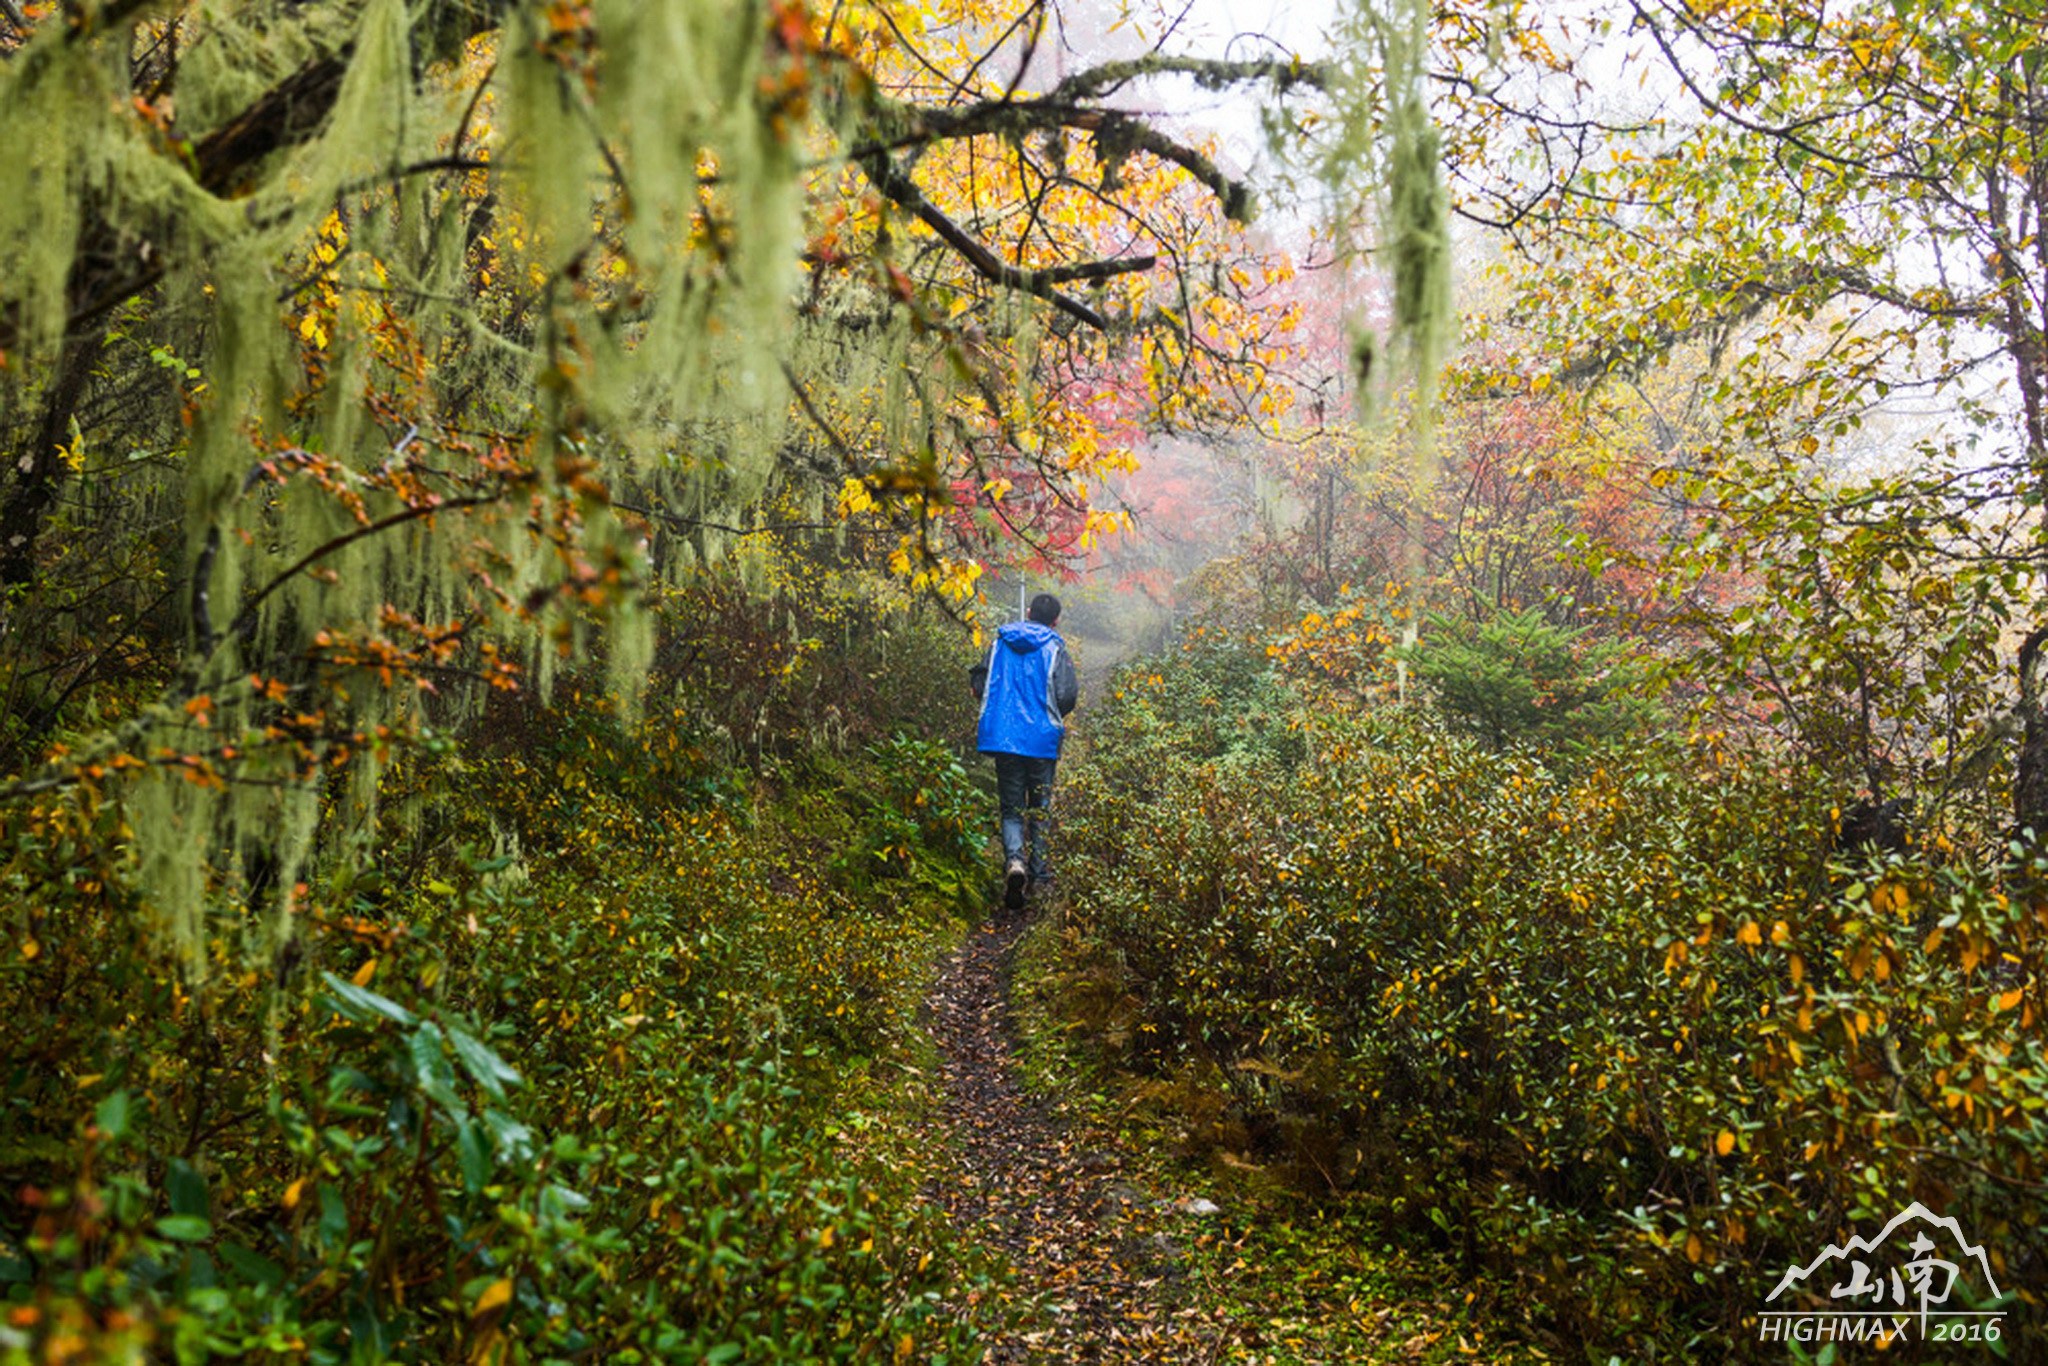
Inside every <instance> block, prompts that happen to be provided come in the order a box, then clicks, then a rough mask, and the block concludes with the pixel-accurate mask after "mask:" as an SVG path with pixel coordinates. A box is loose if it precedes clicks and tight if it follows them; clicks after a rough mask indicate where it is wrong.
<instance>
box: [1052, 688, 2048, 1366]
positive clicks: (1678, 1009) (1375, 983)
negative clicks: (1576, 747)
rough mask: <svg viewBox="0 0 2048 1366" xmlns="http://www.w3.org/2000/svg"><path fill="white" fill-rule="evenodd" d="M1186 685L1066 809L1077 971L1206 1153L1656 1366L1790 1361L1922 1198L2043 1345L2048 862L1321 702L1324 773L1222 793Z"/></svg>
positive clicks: (1107, 1037)
mask: <svg viewBox="0 0 2048 1366" xmlns="http://www.w3.org/2000/svg"><path fill="white" fill-rule="evenodd" d="M1190 658H1192V656H1190ZM1150 667H1151V669H1152V671H1153V673H1154V674H1156V675H1157V676H1158V677H1159V678H1160V679H1161V682H1160V683H1159V684H1157V685H1151V686H1146V687H1139V688H1133V687H1132V686H1130V684H1129V683H1128V681H1127V682H1126V684H1125V685H1124V688H1123V695H1122V696H1120V697H1116V698H1113V699H1112V700H1111V701H1110V702H1109V703H1108V704H1107V705H1106V706H1105V708H1104V709H1103V713H1100V714H1098V715H1097V716H1096V718H1095V719H1094V723H1093V726H1092V733H1093V734H1095V735H1107V736H1108V737H1110V739H1111V746H1112V747H1111V748H1110V749H1109V750H1108V751H1106V752H1104V753H1091V755H1090V757H1089V760H1088V761H1087V762H1086V763H1084V764H1082V765H1079V766H1077V770H1076V772H1075V774H1074V776H1073V778H1072V780H1071V781H1070V782H1069V784H1068V787H1067V791H1066V794H1065V796H1064V801H1065V803H1066V806H1065V820H1066V832H1067V839H1068V848H1069V850H1070V853H1069V867H1070V869H1071V870H1072V881H1071V883H1070V887H1071V894H1072V896H1073V904H1072V909H1071V912H1070V915H1069V924H1068V930H1069V938H1070V940H1071V941H1072V942H1074V943H1075V944H1077V945H1078V947H1076V948H1074V949H1073V950H1072V951H1071V961H1070V963H1069V965H1068V971H1069V973H1070V980H1072V981H1073V982H1074V983H1075V990H1076V992H1077V993H1084V994H1086V995H1087V996H1088V998H1089V999H1090V1000H1091V1001H1093V1002H1094V1003H1095V1004H1096V1015H1095V1018H1096V1026H1097V1045H1098V1047H1099V1048H1101V1049H1103V1050H1104V1051H1105V1055H1106V1056H1107V1057H1108V1058H1109V1059H1110V1060H1111V1061H1113V1062H1115V1063H1117V1064H1119V1065H1121V1066H1123V1067H1125V1068H1126V1069H1128V1070H1129V1071H1131V1072H1132V1073H1133V1074H1135V1075H1136V1076H1138V1077H1140V1078H1149V1079H1151V1080H1150V1081H1149V1082H1147V1083H1146V1084H1145V1085H1144V1086H1143V1087H1142V1088H1141V1089H1143V1090H1145V1091H1146V1092H1148V1093H1149V1094H1152V1095H1155V1096H1158V1097H1162V1098H1166V1099H1168V1100H1170V1101H1171V1102H1172V1103H1174V1104H1175V1105H1177V1106H1178V1107H1179V1108H1180V1111H1181V1114H1182V1117H1183V1133H1184V1137H1185V1139H1186V1141H1187V1142H1188V1144H1189V1145H1190V1147H1191V1148H1192V1149H1194V1150H1197V1151H1219V1150H1220V1151H1221V1152H1223V1153H1225V1154H1229V1155H1231V1157H1232V1158H1233V1160H1234V1161H1237V1162H1244V1161H1246V1160H1256V1161H1258V1162H1260V1163H1262V1164H1264V1165H1265V1166H1266V1167H1267V1168H1268V1169H1269V1170H1270V1171H1272V1172H1274V1173H1276V1174H1278V1175H1280V1176H1283V1177H1285V1178H1287V1179H1289V1180H1290V1181H1291V1182H1292V1183H1293V1184H1294V1185H1295V1186H1296V1187H1297V1188H1299V1189H1302V1190H1304V1191H1308V1192H1311V1193H1314V1194H1316V1195H1317V1196H1319V1197H1320V1198H1325V1199H1341V1200H1344V1201H1346V1202H1350V1203H1355V1204H1356V1205H1358V1206H1360V1207H1362V1208H1364V1209H1367V1210H1370V1211H1373V1212H1375V1213H1376V1214H1377V1216H1379V1217H1381V1218H1383V1219H1386V1220H1390V1221H1392V1222H1394V1223H1396V1224H1400V1225H1404V1226H1407V1227H1410V1228H1412V1229H1414V1230H1416V1231H1417V1232H1418V1233H1420V1234H1423V1235H1425V1236H1430V1237H1433V1238H1436V1239H1437V1240H1439V1241H1440V1242H1441V1244H1442V1245H1443V1246H1444V1247H1445V1248H1446V1249H1447V1250H1448V1251H1450V1252H1452V1253H1454V1254H1456V1255H1457V1256H1459V1257H1461V1258H1462V1259H1463V1260H1464V1262H1465V1264H1466V1266H1467V1268H1468V1269H1469V1270H1472V1271H1477V1270H1479V1269H1481V1268H1486V1269H1488V1270H1490V1271H1491V1272H1492V1273H1493V1274H1494V1275H1496V1276H1498V1277H1502V1278H1506V1279H1508V1280H1509V1281H1510V1282H1513V1283H1519V1284H1520V1286H1521V1287H1522V1290H1523V1292H1524V1293H1526V1294H1527V1295H1529V1296H1530V1297H1531V1298H1532V1299H1533V1300H1535V1301H1536V1302H1537V1303H1540V1304H1542V1305H1544V1306H1545V1307H1546V1308H1547V1311H1548V1313H1549V1315H1550V1319H1549V1325H1550V1328H1551V1329H1552V1331H1554V1332H1555V1333H1556V1334H1557V1336H1558V1337H1559V1338H1561V1339H1563V1340H1568V1341H1573V1342H1581V1343H1584V1344H1585V1345H1586V1348H1587V1350H1588V1352H1589V1353H1595V1354H1604V1353H1606V1352H1625V1353H1627V1354H1628V1357H1629V1359H1631V1360H1648V1359H1667V1360H1695V1359H1699V1358H1701V1357H1703V1356H1706V1355H1714V1356H1728V1355H1741V1354H1743V1353H1745V1352H1750V1353H1754V1352H1756V1351H1757V1350H1759V1349H1758V1348H1757V1346H1756V1333H1755V1328H1754V1316H1755V1312H1756V1310H1757V1309H1759V1308H1760V1307H1761V1306H1762V1304H1763V1300H1764V1296H1765V1295H1766V1294H1767V1293H1769V1291H1770V1290H1771V1288H1772V1286H1773V1285H1774V1283H1775V1279H1776V1277H1777V1276H1778V1275H1779V1274H1781V1273H1782V1272H1783V1271H1784V1270H1785V1269H1786V1268H1787V1267H1789V1266H1792V1265H1795V1264H1801V1263H1804V1262H1805V1261H1806V1260H1808V1259H1809V1258H1810V1257H1812V1256H1813V1255H1814V1254H1815V1253H1816V1252H1817V1251H1818V1250H1819V1249H1820V1248H1821V1246H1822V1245H1824V1244H1825V1243H1828V1242H1836V1241H1840V1240H1841V1238H1842V1237H1843V1235H1845V1234H1846V1233H1848V1232H1849V1231H1850V1230H1851V1228H1852V1226H1856V1227H1860V1228H1861V1229H1862V1230H1863V1231H1865V1232H1869V1231H1871V1230H1872V1229H1873V1228H1874V1227H1876V1226H1877V1225H1879V1224H1881V1223H1882V1222H1883V1221H1884V1220H1885V1219H1887V1218H1889V1217H1890V1216H1891V1215H1892V1214H1894V1213H1896V1212H1897V1211H1898V1210H1899V1209H1900V1208H1902V1207H1903V1206H1904V1205H1905V1204H1906V1203H1907V1202H1908V1201H1910V1200H1913V1199H1921V1200H1924V1201H1925V1202H1926V1203H1928V1204H1929V1205H1930V1206H1932V1207H1934V1208H1936V1209H1939V1210H1942V1211H1944V1212H1946V1213H1949V1214H1951V1215H1954V1216H1956V1217H1957V1218H1959V1219H1960V1220H1961V1221H1962V1224H1963V1226H1964V1227H1965V1228H1967V1229H1969V1230H1971V1231H1972V1234H1973V1236H1975V1237H1978V1238H1981V1239H1982V1240H1983V1242H1984V1244H1985V1246H1986V1247H1987V1249H1995V1251H1994V1252H1993V1258H1994V1260H1993V1265H1994V1268H1995V1269H1996V1270H1997V1272H1998V1275H1999V1280H2000V1284H2001V1285H2002V1286H2006V1287H2008V1288H2010V1287H2012V1286H2019V1287H2021V1290H2020V1293H2021V1294H2022V1296H2024V1297H2027V1298H2028V1305H2027V1306H2026V1307H2024V1308H2023V1309H2022V1310H2021V1312H2020V1313H2019V1314H2018V1315H2017V1316H2016V1320H2017V1321H2014V1322H2012V1326H2011V1329H2010V1331H2012V1332H2018V1333H2022V1334H2026V1335H2028V1336H2026V1337H2025V1339H2024V1342H2025V1343H2026V1344H2029V1345H2030V1348H2029V1349H2030V1350H2031V1349H2032V1345H2037V1344H2038V1343H2039V1342H2040V1340H2041V1338H2040V1335H2041V1332H2042V1329H2041V1326H2040V1320H2039V1314H2038V1312H2037V1309H2036V1307H2035V1305H2034V1300H2033V1297H2034V1296H2036V1295H2037V1294H2038V1292H2037V1291H2036V1290H2033V1289H2030V1288H2028V1287H2032V1286H2037V1285H2038V1283H2039V1273H2040V1270H2041V1268H2042V1266H2043V1265H2044V1249H2043V1247H2042V1245H2041V1243H2040V1241H2039V1239H2040V1235H2039V1232H2038V1230H2039V1229H2040V1228H2041V1227H2042V1225H2043V1216H2044V1215H2048V1202H2044V1201H2043V1199H2042V1194H2041V1192H2042V1190H2043V1186H2042V1183H2041V1178H2042V1175H2043V1161H2042V1154H2043V1153H2044V1152H2048V1058H2044V1056H2043V1047H2042V1033H2041V1021H2042V1019H2043V1018H2044V1012H2048V997H2044V995H2043V991H2044V987H2043V983H2044V968H2048V964H2044V963H2043V961H2042V944H2043V930H2044V929H2048V911H2044V910H2043V909H2042V907H2041V904H2040V902H2039V900H2038V896H2037V894H2035V893H2032V892H2030V891H2028V890H2027V889H2028V888H2032V887H2038V886H2040V885H2041V878H2042V876H2043V874H2044V873H2048V868H2036V867H2028V868H2012V867H2002V866H2000V865H1999V862H1998V860H1997V858H1996V857H1992V858H1990V859H1988V860H1984V861H1978V862H1971V861H1968V860H1965V859H1963V858H1962V857H1960V856H1959V855H1957V854H1955V853H1953V852H1952V851H1945V850H1944V848H1943V845H1944V844H1945V843H1946V841H1945V840H1944V841H1940V842H1937V843H1936V844H1935V845H1934V846H1933V847H1932V848H1929V849H1922V850H1918V851H1914V852H1913V853H1912V854H1911V855H1910V856H1894V857H1892V858H1891V859H1889V860H1888V861H1879V862H1872V863H1857V862H1843V861H1842V859H1841V857H1840V856H1833V857H1831V856H1830V854H1829V850H1830V848H1831V847H1832V845H1833V844H1834V842H1835V841H1834V838H1833V828H1832V827H1833V820H1834V817H1833V814H1832V813H1831V811H1830V809H1829V808H1828V806H1827V805H1826V804H1825V803H1824V802H1823V801H1822V800H1821V799H1820V798H1819V797H1818V796H1816V795H1814V794H1811V793H1808V792H1804V791H1802V790H1801V789H1800V788H1799V787H1798V786H1797V785H1796V784H1791V783H1788V782H1786V781H1785V780H1784V779H1783V778H1782V777H1781V776H1780V775H1776V774H1772V773H1769V772H1766V771H1762V770H1760V769H1757V768H1755V767H1743V766H1740V765H1737V764H1735V763H1733V762H1731V761H1729V760H1728V759H1727V758H1726V757H1724V756H1722V755H1721V754H1719V753H1718V752H1717V751H1715V749H1714V748H1713V747H1712V746H1710V745H1708V746H1690V745H1687V744H1685V743H1682V742H1678V741H1667V742H1664V743H1659V744H1651V743H1642V744H1639V745H1637V746H1636V747H1634V748H1632V749H1630V750H1629V751H1627V752H1625V753H1616V754H1612V755H1610V756H1608V757H1606V758H1604V759H1602V760H1601V761H1600V762H1598V763H1586V764H1581V765H1577V766H1575V767H1574V768H1572V769H1571V770H1569V771H1562V770H1554V769H1552V768H1551V767H1548V766H1546V764H1545V763H1544V761H1543V760H1542V759H1541V758H1540V757H1539V756H1538V755H1537V754H1536V752H1534V751H1533V750H1529V749H1526V748H1510V749H1504V750H1494V749H1491V748H1488V747H1484V746H1482V745H1480V744H1478V743H1477V742H1475V741H1474V740H1473V739H1471V738H1468V737H1462V736H1458V735H1452V734H1445V733H1444V732H1442V731H1441V730H1438V729H1436V728H1434V727H1431V726H1429V725H1427V724H1424V723H1423V722H1421V721H1420V720H1418V719H1416V718H1415V717H1413V716H1412V715H1405V714H1400V713H1363V714H1343V713H1340V712H1335V711H1332V710H1329V709H1324V710H1320V711H1315V712H1311V711H1308V710H1305V709H1297V710H1296V711H1294V712H1293V713H1292V716H1293V721H1292V724H1293V725H1294V726H1295V728H1296V731H1295V733H1296V735H1297V736H1298V739H1299V743H1300V744H1301V745H1302V747H1303V754H1302V757H1301V758H1300V759H1299V761H1298V762H1294V763H1291V764H1281V763H1265V764H1237V763H1229V762H1223V761H1222V760H1221V759H1220V757H1219V756H1215V755H1205V754H1203V753H1202V752H1201V751H1200V750H1199V749H1196V750H1189V749H1183V748H1181V747H1179V746H1178V745H1177V744H1176V743H1174V738H1173V737H1174V736H1175V733H1176V731H1177V730H1180V729H1181V728H1185V727H1188V726H1191V725H1199V726H1201V727H1204V728H1208V727H1215V728H1219V729H1223V728H1228V726H1229V725H1230V724H1231V722H1232V719H1233V718H1232V717H1231V715H1230V714H1229V713H1228V712H1227V711H1224V712H1221V713H1220V714H1219V712H1218V710H1217V709H1215V708H1208V707H1203V708H1202V710H1201V711H1199V712H1198V713H1196V716H1195V717H1194V718H1190V717H1189V716H1188V715H1187V714H1186V713H1185V712H1182V711H1178V710H1175V709H1173V708H1171V707H1162V706H1161V705H1160V702H1159V699H1160V698H1162V697H1164V698H1175V699H1188V698H1196V697H1199V696H1201V695H1202V689H1201V685H1200V684H1199V682H1197V681H1196V679H1193V678H1188V679H1183V678H1177V677H1176V675H1177V674H1178V673H1179V672H1180V671H1181V669H1182V665H1181V664H1180V663H1179V662H1178V661H1177V660H1173V659H1163V660H1159V661H1155V662H1154V663H1153V664H1152V665H1151V666H1150ZM1143 668H1144V666H1141V668H1140V673H1141V674H1142V672H1143ZM1199 670H1200V666H1199V665H1194V666H1191V668H1190V672H1191V673H1194V674H1195V675H1196V676H1197V677H1199ZM1143 676H1145V677H1147V678H1149V677H1151V676H1152V675H1143ZM1198 705H1199V704H1198ZM1105 1000H1108V1001H1111V1002H1113V1003H1114V1006H1113V1008H1112V1009H1107V1010H1105V1009H1102V1008H1101V1003H1102V1002H1103V1001H1105Z"/></svg>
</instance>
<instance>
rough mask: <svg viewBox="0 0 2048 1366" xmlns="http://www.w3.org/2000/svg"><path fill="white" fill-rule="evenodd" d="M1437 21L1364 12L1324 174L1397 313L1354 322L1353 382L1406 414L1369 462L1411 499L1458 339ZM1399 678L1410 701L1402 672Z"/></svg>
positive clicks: (1379, 405) (1385, 414) (1383, 405)
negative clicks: (1437, 104) (1433, 91)
mask: <svg viewBox="0 0 2048 1366" xmlns="http://www.w3.org/2000/svg"><path fill="white" fill-rule="evenodd" d="M1432 18H1433V12H1432V9H1431V7H1430V5H1428V4H1427V3H1426V2H1425V0H1389V3H1388V4H1387V6H1386V7H1385V8H1380V7H1378V6H1377V5H1375V4H1374V3H1373V0H1360V3H1359V4H1358V5H1357V7H1356V8H1355V9H1354V10H1353V12H1352V14H1351V17H1350V19H1349V21H1348V24H1347V30H1346V34H1345V37H1346V38H1347V39H1348V46H1349V48H1350V50H1351V51H1352V52H1353V53H1355V54H1357V60H1356V61H1355V63H1354V65H1353V66H1352V68H1351V70H1350V71H1349V72H1348V79H1347V81H1346V83H1345V85H1344V86H1343V87H1342V88H1341V89H1340V90H1339V91H1338V97H1339V98H1338V105H1339V108H1340V109H1341V110H1342V111H1343V112H1344V114H1345V117H1344V118H1343V119H1342V120H1341V121H1340V135H1339V136H1338V137H1337V139H1336V140H1335V142H1334V149H1333V151H1332V153H1331V154H1330V156H1329V158H1328V160H1327V162H1326V163H1325V167H1324V171H1325V175H1326V177H1327V178H1328V180H1329V183H1330V185H1331V188H1332V190H1333V196H1332V197H1333V202H1334V203H1335V204H1336V206H1337V209H1338V213H1337V229H1338V240H1339V242H1340V244H1341V245H1344V246H1346V247H1347V248H1348V249H1349V251H1350V252H1352V253H1354V254H1356V255H1357V256H1359V257H1362V258H1364V259H1366V260H1368V261H1370V262H1371V263H1372V264H1373V265H1374V266H1376V267H1377V268H1378V270H1379V272H1380V274H1381V275H1382V277H1383V278H1384V279H1385V281H1386V286H1387V294H1388V296H1389V301H1390V304H1391V307H1390V309H1389V312H1388V318H1387V330H1386V335H1385V336H1380V335H1377V334H1376V333H1375V331H1374V329H1373V327H1372V325H1371V324H1370V323H1369V322H1367V321H1366V320H1364V319H1354V320H1353V324H1352V326H1353V332H1354V340H1353V344H1352V362H1353V374H1352V379H1353V381H1354V391H1355V393H1356V394H1357V398H1358V403H1359V407H1360V413H1361V416H1362V417H1363V418H1364V419H1365V420H1366V421H1367V422H1368V423H1372V422H1386V421H1390V420H1393V418H1394V416H1395V415H1396V413H1398V414H1399V416H1400V418H1401V426H1402V433H1403V436H1404V438H1405V439H1404V440H1403V441H1402V442H1400V443H1387V442H1378V441H1370V442H1367V443H1365V446H1364V452H1365V453H1364V454H1362V456H1361V458H1362V459H1373V460H1377V459H1381V458H1384V457H1381V456H1377V455H1373V454H1371V453H1372V452H1376V451H1382V450H1400V451H1401V452H1402V454H1401V455H1397V456H1395V457H1394V458H1396V459H1402V460H1403V463H1402V466H1401V468H1400V470H1399V471H1398V474H1399V478H1398V479H1397V480H1395V481H1393V483H1394V486H1396V487H1400V486H1402V485H1405V487H1406V489H1407V491H1408V493H1409V494H1410V496H1411V497H1416V496H1419V495H1420V494H1421V492H1422V491H1423V490H1424V489H1426V488H1427V487H1428V486H1429V483H1430V481H1431V480H1433V479H1434V478H1435V476H1436V469H1437V446H1436V437H1437V427H1438V423H1439V420H1440V412H1439V406H1440V393H1439V390H1440V384H1441V378H1442V372H1443V368H1444V363H1445V361H1446V359H1447V357H1448V355H1449V350H1450V344H1451V341H1452V338H1453V337H1454V336H1455V333H1456V329H1457V315H1456V312H1455V309H1454V306H1453V302H1452V294H1451V239H1450V200H1449V195H1448V193H1447V192H1446V189H1445V185H1444V176H1443V165H1442V140H1441V137H1440V135H1439V133H1438V131H1437V128H1436V124H1435V121H1434V120H1433V118H1432V117H1431V114H1430V108H1429V99H1428V70H1427V64H1426V58H1427V55H1428V49H1429V39H1430V24H1431V20H1432ZM1360 186H1367V187H1370V188H1369V191H1368V198H1367V200H1366V202H1365V203H1360V202H1358V200H1357V199H1356V194H1357V190H1358V188H1359V187H1360ZM1361 238H1362V239H1363V240H1361ZM1403 457H1405V458H1403ZM1379 482H1382V483H1385V482H1388V481H1386V480H1385V479H1384V477H1382V478H1381V479H1380V480H1379ZM1422 554H1423V547H1422V543H1421V542H1420V541H1419V540H1416V539H1414V538H1412V537H1411V538H1410V539H1409V541H1408V543H1407V545H1406V548H1405V565H1404V572H1405V575H1406V578H1407V580H1408V582H1409V583H1410V584H1414V583H1417V582H1419V581H1420V579H1421V577H1422ZM1418 607H1419V605H1418V604H1416V603H1414V602H1412V601H1411V602H1410V603H1408V604H1407V611H1408V619H1407V625H1406V628H1405V631H1404V643H1405V644H1409V645H1412V644H1413V643H1414V640H1415V631H1416V623H1417V622H1418V620H1419V617H1420V613H1419V610H1418ZM1399 667H1400V668H1401V669H1402V685H1403V691H1404V693H1405V690H1406V689H1405V685H1406V673H1405V665H1401V666H1399Z"/></svg>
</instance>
